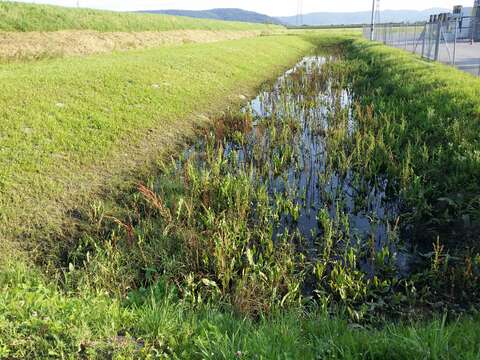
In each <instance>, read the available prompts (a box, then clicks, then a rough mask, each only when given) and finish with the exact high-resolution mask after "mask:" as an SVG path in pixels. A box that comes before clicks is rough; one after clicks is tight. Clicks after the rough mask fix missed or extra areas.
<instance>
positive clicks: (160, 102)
mask: <svg viewBox="0 0 480 360" xmlns="http://www.w3.org/2000/svg"><path fill="white" fill-rule="evenodd" d="M311 47H312V45H311V44H310V43H309V42H307V41H303V40H299V39H298V38H295V37H288V36H283V37H263V38H257V39H249V40H240V41H236V42H223V43H216V44H202V45H183V46H177V47H169V48H163V49H155V50H141V51H133V52H128V53H118V54H112V55H98V56H91V57H88V58H69V59H57V60H43V61H39V62H36V63H33V64H31V63H26V64H14V65H2V66H0V79H1V82H2V87H3V89H4V91H3V95H2V96H1V99H0V103H1V104H2V106H1V110H0V119H1V120H0V122H1V124H2V139H1V144H2V145H1V146H2V149H3V151H2V152H1V154H0V164H1V166H2V170H3V171H2V173H1V175H0V189H1V193H2V196H1V198H0V204H1V208H2V211H1V212H2V214H1V222H2V224H9V223H10V224H15V226H10V227H8V228H7V226H2V228H3V229H2V230H12V228H13V230H14V231H16V232H17V231H18V230H20V231H23V232H26V233H29V232H30V231H32V230H33V229H34V228H35V227H37V225H38V226H43V225H48V223H49V221H50V219H48V218H49V217H54V215H55V213H57V212H58V211H59V204H61V203H62V202H64V201H65V203H64V206H63V209H65V208H68V206H75V205H74V204H75V203H74V202H73V201H72V198H74V197H75V196H76V197H77V199H78V196H79V195H85V193H86V192H92V190H93V191H95V190H96V189H95V188H93V186H92V184H96V183H98V182H99V181H100V182H101V181H102V180H103V179H100V180H99V179H98V178H99V176H98V174H102V173H103V174H105V173H106V174H107V175H106V176H108V175H111V173H112V172H113V173H117V174H118V173H120V172H122V171H125V170H128V169H126V168H125V161H126V160H127V161H129V162H130V161H131V160H137V161H140V162H141V161H142V157H143V156H147V157H148V156H149V153H148V151H145V150H147V149H145V148H144V149H138V148H137V149H136V147H138V143H139V142H141V141H142V139H144V138H145V137H146V136H147V135H149V134H150V135H152V133H153V134H162V132H165V133H170V134H177V135H176V136H177V137H178V134H182V135H185V134H188V132H189V131H190V132H191V129H192V123H191V122H189V121H188V120H187V119H188V118H191V117H194V118H195V114H204V115H203V116H205V114H208V113H209V112H211V111H219V110H220V111H221V110H222V109H224V108H225V106H226V105H227V104H228V103H235V102H236V103H238V102H239V101H240V95H248V94H251V93H252V89H255V88H256V87H257V86H259V85H260V84H261V82H262V81H263V79H265V77H266V78H269V77H271V76H273V74H275V73H278V72H279V70H281V69H284V68H285V67H286V66H289V65H291V64H292V63H294V62H295V61H296V60H297V59H298V58H299V57H300V56H301V55H302V54H303V53H305V52H306V51H308V49H310V48H311ZM159 59H160V60H159ZM279 59H281V61H279ZM196 116H197V117H198V115H196ZM170 137H171V136H170ZM165 138H166V136H165V137H164V139H162V138H161V137H160V140H159V141H163V142H165ZM174 141H175V139H171V140H169V142H170V143H172V142H174ZM147 146H148V145H147ZM125 147H127V148H129V149H131V150H130V151H132V154H133V153H134V152H135V153H137V155H136V159H132V157H130V156H128V158H127V159H125V152H126V150H125ZM148 147H149V148H150V150H151V152H155V151H157V150H158V149H152V148H151V146H148ZM132 156H133V155H132ZM105 163H108V164H107V165H106V167H107V168H109V169H110V171H108V172H106V171H105V167H102V168H99V167H100V166H101V165H102V164H105ZM89 187H90V188H89ZM79 193H81V194H79ZM82 193H83V194H82ZM65 205H66V206H65ZM42 213H43V215H42ZM32 214H36V216H32ZM52 215H53V216H52ZM32 218H34V220H33V221H32V220H31V219H32ZM29 219H30V220H29ZM17 234H18V232H17Z"/></svg>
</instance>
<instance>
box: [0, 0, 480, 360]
mask: <svg viewBox="0 0 480 360" xmlns="http://www.w3.org/2000/svg"><path fill="white" fill-rule="evenodd" d="M262 28H264V27H263V26H262V25H251V24H238V23H224V22H215V21H203V20H193V19H188V18H181V19H177V18H172V17H158V16H157V15H137V14H118V13H111V12H101V11H92V10H82V9H80V10H77V9H64V8H59V7H50V6H36V5H25V4H15V3H9V2H3V3H0V30H6V31H55V30H65V29H68V30H71V29H89V30H97V31H163V30H175V29H211V30H222V31H223V30H225V31H227V30H250V29H256V30H258V29H262ZM265 28H267V27H265ZM0 46H1V45H0ZM310 55H322V56H325V57H326V60H325V62H323V61H321V62H319V63H316V65H307V64H300V65H298V67H297V68H296V69H295V70H294V71H292V72H290V73H288V74H287V75H286V76H285V77H283V78H282V79H281V80H279V81H278V82H277V83H276V84H277V85H273V81H274V80H275V79H278V77H279V76H280V75H282V73H284V71H285V70H286V69H288V68H291V67H292V66H293V65H294V64H296V63H297V62H298V61H299V59H301V58H302V57H304V56H310ZM0 84H1V85H0V87H1V89H2V91H1V92H0V169H1V171H0V236H1V243H0V358H1V359H3V358H5V359H28V358H39V359H44V358H45V359H47V358H51V359H57V358H59V359H85V358H87V359H105V358H113V359H130V358H145V359H154V358H172V359H238V358H241V359H472V360H473V359H479V358H480V333H479V332H478V326H479V324H480V318H479V312H478V310H479V305H480V304H479V300H478V299H480V245H479V242H478V240H479V236H478V230H480V151H479V149H480V135H479V132H478V129H479V123H480V100H479V95H480V80H478V79H477V78H474V77H472V76H470V75H467V74H463V73H461V72H460V71H458V70H456V69H453V68H449V67H447V66H445V65H440V64H435V63H432V62H429V61H425V60H421V59H420V58H418V57H417V56H415V55H412V54H409V53H406V52H403V51H401V50H398V49H390V48H387V47H385V46H383V45H380V44H376V43H369V42H367V41H364V40H361V39H360V38H359V36H358V33H357V32H356V31H352V30H348V29H346V30H309V31H302V30H291V31H289V32H288V33H286V34H284V35H275V36H261V37H256V38H250V39H242V40H231V41H222V42H217V43H209V44H183V45H174V46H169V47H158V48H154V49H144V50H130V51H124V52H113V53H107V54H101V55H90V56H83V57H64V58H56V59H43V60H36V61H32V60H29V61H17V62H15V63H10V64H1V65H0ZM259 93H260V94H262V95H261V96H260V97H259V98H257V100H258V102H259V104H261V107H264V108H265V109H266V108H268V107H269V106H272V108H271V111H270V112H266V113H263V115H258V114H257V115H254V114H253V110H252V109H250V110H247V111H246V112H239V108H240V106H241V105H244V104H245V103H246V102H247V101H248V100H249V99H251V98H253V97H254V96H255V95H256V94H259ZM319 95H321V96H319ZM257 105H258V104H257ZM319 109H321V111H320V112H318V111H319ZM299 119H302V120H301V121H300V122H299ZM192 144H193V145H192ZM304 144H307V145H308V146H306V147H303V145H304ZM319 148H321V149H323V150H322V151H321V152H320V154H321V156H320V155H319V156H320V157H319V158H316V157H315V156H317V155H315V154H316V153H315V151H313V150H312V149H319ZM186 149H189V151H187V152H185V150H186ZM316 161H317V162H316ZM319 164H320V165H321V166H319ZM316 167H321V169H322V170H318V173H315V175H311V177H310V178H308V179H307V180H304V178H303V176H304V175H305V174H310V170H311V169H317V168H316ZM292 178H294V179H295V180H294V181H293V182H292V180H291V179H292ZM295 181H298V184H304V183H308V184H310V182H312V181H313V182H315V183H314V184H311V187H310V185H308V186H309V187H308V190H305V189H304V188H303V187H302V186H303V185H299V186H297V187H295V186H296V185H295V184H297V183H295ZM279 183H280V184H284V185H281V186H279V185H278V184H279ZM332 184H342V188H335V186H334V185H332ZM385 184H387V185H385ZM312 189H313V190H312ZM339 189H340V191H338V190H339ZM345 189H346V190H345ZM349 191H351V192H352V194H354V195H345V194H346V193H347V192H349ZM312 192H313V193H314V194H317V193H318V194H320V195H319V198H320V200H315V199H316V197H315V196H313V198H314V200H311V193H312ZM346 196H351V202H352V203H353V206H350V205H349V201H347V199H346ZM375 196H379V197H378V199H381V201H379V204H380V205H378V204H376V203H375V199H374V200H372V197H373V198H375ZM372 201H373V202H372ZM392 202H393V208H394V210H393V214H392V215H391V218H387V219H386V220H385V221H384V222H382V221H383V220H382V218H381V217H382V214H383V210H384V209H388V207H387V206H388V205H389V204H391V203H392ZM305 204H306V205H305ZM319 204H320V207H319V208H317V207H316V206H317V205H319ZM372 204H374V205H373V207H374V208H375V207H379V208H380V210H381V211H380V212H379V211H377V208H375V209H373V210H372V209H371V207H372ZM375 204H376V205H375ZM302 206H303V207H302ZM383 206H384V207H383ZM305 208H307V210H308V209H315V214H314V216H313V223H314V225H313V227H312V230H311V232H310V234H307V233H306V232H301V230H300V226H298V224H299V223H300V222H301V221H304V223H305V220H304V219H303V220H301V219H300V218H302V216H305V213H304V212H302V211H305ZM350 208H352V209H357V208H358V209H360V210H358V211H357V210H352V209H350ZM354 211H357V212H355V216H357V215H358V217H359V218H360V220H359V222H361V221H367V222H368V223H369V227H368V228H367V230H366V231H367V233H366V235H365V238H363V236H364V235H362V234H359V233H354V232H352V231H351V229H350V227H351V225H352V224H353V222H351V220H350V216H352V214H354ZM386 212H387V210H385V213H386ZM379 213H380V215H379ZM299 219H300V220H299ZM382 226H383V227H382ZM290 230H292V231H291V232H290ZM378 232H381V233H382V234H384V235H385V237H386V240H382V241H385V243H383V242H381V244H379V245H377V244H376V241H377V233H378ZM274 235H275V236H274ZM310 235H311V236H312V237H313V239H314V240H313V242H312V244H309V241H310V240H308V236H310ZM380 236H381V235H380ZM405 243H406V244H405ZM403 252H405V253H407V255H408V256H410V257H411V258H412V259H414V262H412V264H413V265H412V266H410V267H409V268H407V269H406V270H405V272H404V269H403V268H402V265H399V264H400V262H398V261H397V260H398V258H401V256H402V255H404V253H403ZM312 253H314V255H312ZM408 259H409V258H408V257H407V260H406V262H407V263H408V262H409V260H408ZM366 264H367V265H368V266H370V267H365V265H366Z"/></svg>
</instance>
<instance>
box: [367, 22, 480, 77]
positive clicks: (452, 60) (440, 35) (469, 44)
mask: <svg viewBox="0 0 480 360" xmlns="http://www.w3.org/2000/svg"><path fill="white" fill-rule="evenodd" d="M363 33H364V36H365V37H366V38H367V39H373V40H375V41H380V42H383V43H384V44H386V45H391V46H395V47H398V48H403V49H405V50H407V51H411V52H413V53H417V54H419V55H421V56H422V57H424V58H428V59H431V60H436V61H441V62H443V63H445V64H451V65H455V66H457V67H458V68H459V69H461V70H464V71H467V72H469V73H471V74H474V75H480V18H479V17H471V16H468V17H446V16H438V17H437V16H435V17H434V18H433V19H431V21H430V22H427V23H417V24H377V25H375V28H374V31H373V37H372V36H371V35H372V34H371V27H365V28H364V29H363Z"/></svg>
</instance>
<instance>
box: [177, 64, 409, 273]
mask: <svg viewBox="0 0 480 360" xmlns="http://www.w3.org/2000/svg"><path fill="white" fill-rule="evenodd" d="M334 61H335V59H334V58H328V59H327V58H325V57H317V56H312V57H306V58H304V59H303V60H302V61H301V62H299V63H298V64H297V65H296V66H295V67H294V68H293V69H291V70H289V71H287V72H286V73H285V74H284V75H283V76H282V77H281V78H279V79H278V80H277V82H276V83H275V84H274V85H273V86H267V87H266V88H264V89H263V90H262V91H261V92H260V94H259V95H258V96H257V97H256V98H255V99H253V100H252V101H250V102H249V103H248V104H247V105H246V106H245V107H244V108H243V109H242V112H241V113H240V114H229V115H227V116H225V118H223V119H221V120H219V121H217V123H216V125H215V129H214V135H213V136H212V134H209V135H206V137H205V138H203V139H201V140H199V141H198V142H197V143H196V144H195V145H194V146H193V147H192V148H190V149H188V150H187V151H186V152H185V154H184V156H183V159H182V161H180V162H178V165H179V169H178V170H179V171H181V172H182V171H183V164H185V163H186V162H188V160H192V159H194V161H196V163H197V164H198V165H199V166H200V167H208V166H210V164H209V162H204V161H201V159H203V158H205V157H206V156H207V155H206V154H205V153H206V152H207V151H212V149H213V152H215V153H216V154H217V156H218V152H219V151H220V152H222V154H221V155H220V156H221V157H222V158H223V159H225V161H226V162H227V163H228V166H227V167H226V169H228V170H227V171H229V172H230V173H231V174H233V175H235V174H236V173H237V172H239V171H240V172H248V171H250V174H251V179H252V181H253V182H254V183H255V184H256V186H257V187H264V188H265V190H266V192H267V193H268V197H269V202H270V205H271V206H272V208H273V209H274V211H275V213H276V214H275V216H274V223H273V224H272V225H273V227H272V239H273V240H274V242H275V241H276V240H277V239H278V238H282V237H285V236H286V237H289V238H290V239H291V241H295V243H296V244H297V249H298V250H300V251H304V252H305V253H306V254H308V257H309V258H310V259H312V260H315V259H316V258H318V257H321V256H322V253H323V250H322V249H323V248H324V245H325V244H323V242H324V238H325V227H327V228H328V226H329V223H334V224H337V229H336V230H337V234H336V236H340V237H341V238H340V239H337V240H338V245H342V246H343V247H346V246H348V247H357V248H358V250H359V251H361V253H362V254H363V255H365V256H364V257H363V259H360V265H361V269H362V270H363V271H365V272H366V273H367V274H368V275H369V276H370V277H373V276H374V274H375V263H374V262H372V261H371V260H372V257H371V255H372V254H375V253H377V252H387V253H388V254H389V256H390V257H391V259H390V260H393V261H394V265H395V268H396V270H397V272H398V275H400V276H401V275H406V274H408V273H409V265H410V261H409V260H410V257H411V255H410V252H409V249H408V243H405V242H401V241H400V240H399V235H398V233H399V232H398V230H399V229H398V221H399V213H400V206H399V203H400V202H399V200H398V199H397V198H394V197H389V196H388V195H387V187H388V180H387V179H386V178H382V177H379V178H376V179H374V181H368V180H367V179H365V178H364V177H363V175H362V174H361V173H359V172H357V171H355V170H353V169H350V168H349V167H348V160H347V161H345V162H344V163H343V164H342V166H341V167H338V166H336V165H335V164H334V162H333V161H332V158H333V157H336V156H341V155H340V154H338V153H336V152H331V153H330V152H329V136H330V133H335V132H341V136H345V137H351V136H352V134H353V133H354V132H355V131H356V124H355V114H354V113H355V111H354V94H352V91H351V90H350V89H349V87H348V85H346V84H341V83H339V82H338V81H337V79H334V78H332V77H330V76H329V74H325V73H324V72H323V70H324V67H328V64H329V63H332V62H334ZM330 75H331V74H330ZM345 85H346V86H345ZM212 141H214V142H215V145H213V146H210V145H211V144H208V143H209V142H212ZM332 149H333V146H331V149H330V150H332ZM337 150H338V149H337ZM343 155H345V154H343ZM347 156H348V155H347ZM185 160H186V162H185ZM198 160H200V161H198ZM253 219H255V215H253ZM340 233H341V234H340ZM386 260H387V259H386ZM383 265H385V262H384V263H383V264H382V266H383Z"/></svg>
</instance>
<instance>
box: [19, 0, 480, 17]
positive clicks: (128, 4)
mask: <svg viewBox="0 0 480 360" xmlns="http://www.w3.org/2000/svg"><path fill="white" fill-rule="evenodd" d="M77 1H78V2H79V3H80V6H81V7H90V8H96V9H109V10H120V11H129V10H147V9H150V10H153V9H156V10H163V9H190V10H204V9H211V8H218V7H223V8H225V7H228V8H232V7H235V8H242V9H245V10H251V11H257V12H260V13H264V14H267V15H271V16H282V15H296V13H297V1H296V0H30V1H24V2H34V3H44V4H53V5H65V6H76V4H77ZM473 2H474V0H453V1H452V0H402V1H398V0H381V9H383V10H387V9H388V10H405V9H408V10H425V9H429V8H432V7H441V8H447V9H450V8H453V6H454V5H464V6H472V5H473ZM371 6H372V0H334V1H332V0H303V12H304V13H309V12H318V11H341V12H344V11H365V10H369V9H371Z"/></svg>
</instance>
